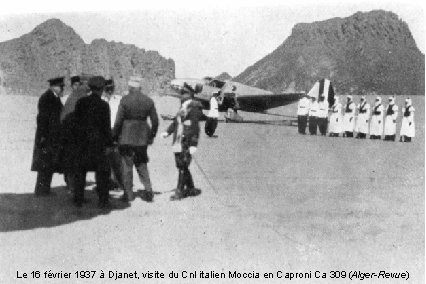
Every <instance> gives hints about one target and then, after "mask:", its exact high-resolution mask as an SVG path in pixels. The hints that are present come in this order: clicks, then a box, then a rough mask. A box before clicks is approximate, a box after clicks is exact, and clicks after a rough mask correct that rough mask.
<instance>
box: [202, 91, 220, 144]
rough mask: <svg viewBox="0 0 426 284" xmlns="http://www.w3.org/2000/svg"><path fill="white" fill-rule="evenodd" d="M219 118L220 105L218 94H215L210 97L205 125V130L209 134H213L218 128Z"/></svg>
mask: <svg viewBox="0 0 426 284" xmlns="http://www.w3.org/2000/svg"><path fill="white" fill-rule="evenodd" d="M218 118H219V105H218V101H217V98H216V96H215V95H213V96H212V98H211V99H210V110H209V113H208V114H207V121H206V124H205V125H204V132H205V133H206V134H207V135H208V136H213V134H214V132H215V130H216V128H217V123H218V121H217V120H218Z"/></svg>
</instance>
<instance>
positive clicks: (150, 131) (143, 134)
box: [112, 92, 158, 146]
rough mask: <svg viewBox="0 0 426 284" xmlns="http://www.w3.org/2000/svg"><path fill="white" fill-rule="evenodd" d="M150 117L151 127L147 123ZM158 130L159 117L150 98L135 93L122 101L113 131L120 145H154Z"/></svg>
mask: <svg viewBox="0 0 426 284" xmlns="http://www.w3.org/2000/svg"><path fill="white" fill-rule="evenodd" d="M148 117H149V118H150V120H151V126H149V124H148V122H147V118H148ZM157 130H158V115H157V111H156V109H155V105H154V101H153V100H152V99H151V98H150V97H148V96H146V95H144V94H142V93H140V92H134V93H130V94H128V95H127V96H125V97H123V98H122V99H121V101H120V106H119V107H118V112H117V116H116V118H115V124H114V128H113V130H112V133H113V137H114V139H115V140H118V144H119V145H129V146H146V145H148V144H151V143H152V139H154V137H155V135H156V134H157Z"/></svg>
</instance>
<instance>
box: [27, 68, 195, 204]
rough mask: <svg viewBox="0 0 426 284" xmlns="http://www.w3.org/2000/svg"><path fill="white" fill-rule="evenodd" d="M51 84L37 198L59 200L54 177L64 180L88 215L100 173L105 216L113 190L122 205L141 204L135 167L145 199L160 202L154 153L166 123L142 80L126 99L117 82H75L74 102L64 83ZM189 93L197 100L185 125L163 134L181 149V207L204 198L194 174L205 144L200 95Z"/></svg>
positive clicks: (37, 146)
mask: <svg viewBox="0 0 426 284" xmlns="http://www.w3.org/2000/svg"><path fill="white" fill-rule="evenodd" d="M49 84H50V87H49V89H48V90H47V91H46V92H45V93H44V94H42V95H41V97H40V99H39V102H38V115H37V129H36V135H35V142H34V152H33V162H32V166H31V170H32V171H36V172H37V181H36V186H35V194H36V196H45V195H50V194H52V192H51V182H52V177H53V174H54V173H61V174H64V178H65V181H66V184H67V186H68V188H69V189H70V190H71V191H72V192H73V193H74V199H73V201H74V203H75V205H76V206H77V207H81V206H82V205H83V203H84V202H85V198H84V189H85V186H86V174H87V172H95V178H96V191H97V194H98V197H99V204H98V205H99V207H100V208H109V207H111V203H110V201H109V191H110V190H111V188H113V184H115V185H116V186H117V187H119V188H120V189H122V190H123V191H124V193H123V195H122V196H121V199H122V201H124V202H130V201H132V200H134V193H133V166H135V167H136V170H137V172H138V175H139V178H140V180H141V182H142V184H143V186H144V189H145V194H144V196H143V199H144V200H146V201H147V202H152V200H153V196H154V195H153V190H152V184H151V180H150V176H149V171H148V166H147V163H148V161H149V158H148V153H147V150H148V146H149V145H151V144H152V143H153V141H154V138H155V136H156V134H157V130H158V126H159V121H158V115H157V111H156V108H155V104H154V101H153V100H152V99H151V98H150V97H148V96H147V95H145V94H143V93H142V91H141V87H142V86H141V84H142V78H141V77H140V76H132V77H130V80H129V81H128V94H126V95H125V96H123V98H121V97H122V96H117V95H114V87H115V86H114V81H113V80H112V79H110V80H106V79H105V78H104V77H102V76H91V77H90V78H87V80H83V78H82V77H79V76H73V77H71V88H72V92H71V94H70V95H69V96H68V97H65V96H64V86H65V83H64V77H58V78H54V79H51V80H49ZM185 91H186V92H187V93H188V94H189V96H187V98H186V103H182V105H183V107H181V110H180V111H179V113H178V115H177V117H178V118H179V119H176V120H175V123H173V124H172V126H171V127H169V129H168V132H167V133H166V134H164V133H163V137H166V136H168V135H169V134H170V133H173V132H174V133H175V135H174V137H175V140H174V141H175V143H174V145H178V144H179V145H180V146H181V147H180V149H179V150H176V149H175V150H174V152H175V156H176V164H177V167H178V169H179V180H178V187H177V189H176V192H175V195H174V196H173V198H172V199H173V200H176V199H181V198H184V197H186V196H188V195H190V194H195V193H194V192H196V189H195V187H194V184H193V181H192V177H191V174H190V172H189V170H188V167H189V163H190V161H191V155H192V154H193V153H194V152H195V149H196V146H197V142H198V135H199V127H198V120H199V117H200V115H199V113H200V112H201V106H198V105H197V104H196V103H195V101H193V100H192V98H193V91H194V90H192V89H191V88H189V89H188V88H187V89H186V90H185ZM191 92H192V93H191ZM191 95H192V96H191ZM198 109H199V110H198ZM201 113H202V112H201ZM148 118H149V123H148ZM178 120H179V121H178ZM188 125H189V127H187V126H188Z"/></svg>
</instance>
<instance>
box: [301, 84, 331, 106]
mask: <svg viewBox="0 0 426 284" xmlns="http://www.w3.org/2000/svg"><path fill="white" fill-rule="evenodd" d="M334 94H335V93H334V87H333V84H332V83H331V81H330V80H328V79H321V80H318V81H317V82H315V84H314V86H313V87H312V89H311V90H310V91H309V93H308V94H307V95H308V97H315V98H316V99H317V100H318V99H319V97H325V98H327V101H328V104H329V105H330V106H331V105H333V104H334Z"/></svg>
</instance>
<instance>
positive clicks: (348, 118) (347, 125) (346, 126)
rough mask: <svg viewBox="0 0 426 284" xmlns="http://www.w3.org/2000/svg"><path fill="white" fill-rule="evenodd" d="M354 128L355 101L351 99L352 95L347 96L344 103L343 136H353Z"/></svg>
mask: <svg viewBox="0 0 426 284" xmlns="http://www.w3.org/2000/svg"><path fill="white" fill-rule="evenodd" d="M354 128H355V103H354V102H353V101H352V96H348V97H347V103H346V105H345V114H344V115H343V131H344V133H343V136H346V137H354Z"/></svg>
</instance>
